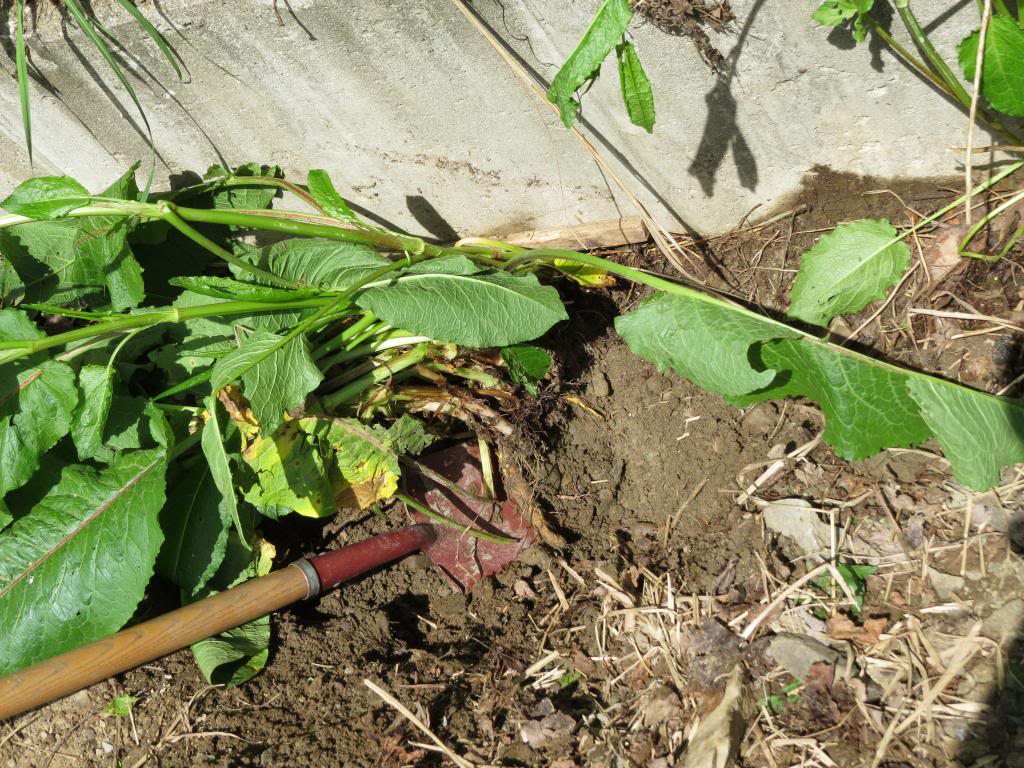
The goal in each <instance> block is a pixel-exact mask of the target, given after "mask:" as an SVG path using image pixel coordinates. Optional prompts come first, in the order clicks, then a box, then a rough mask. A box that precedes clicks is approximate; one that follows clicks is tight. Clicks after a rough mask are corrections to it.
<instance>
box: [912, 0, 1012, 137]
mask: <svg viewBox="0 0 1024 768" xmlns="http://www.w3.org/2000/svg"><path fill="white" fill-rule="evenodd" d="M895 5H896V10H897V12H898V13H899V15H900V18H901V19H902V20H903V25H904V26H905V27H906V28H907V32H909V33H910V36H911V37H912V38H913V39H914V42H915V43H916V44H917V46H918V47H919V48H920V49H921V51H922V52H923V53H924V55H925V58H926V59H928V62H929V63H930V64H931V65H932V68H933V69H934V70H935V72H936V73H937V74H938V76H939V77H940V78H941V79H942V81H943V82H944V83H945V84H946V86H947V90H948V92H949V94H950V95H951V96H952V97H953V98H954V99H956V100H957V101H958V102H960V105H961V106H962V107H963V108H964V109H965V110H968V111H970V109H971V95H970V94H969V93H967V89H966V88H964V86H963V84H962V83H961V82H960V78H958V77H957V76H956V73H954V72H953V70H952V69H951V68H950V66H949V65H948V64H947V63H946V60H945V59H944V58H942V54H940V53H939V52H938V51H937V50H936V48H935V46H934V45H932V41H931V40H930V39H929V38H928V34H927V33H926V32H925V31H924V29H923V28H922V27H921V23H920V22H919V21H918V20H917V16H915V15H914V11H913V10H912V9H911V8H910V0H899V2H896V3H895ZM981 120H982V122H984V123H985V124H986V125H987V126H988V127H989V128H991V129H992V130H994V131H997V132H999V133H1001V134H1002V135H1003V136H1005V137H1007V138H1009V139H1012V140H1013V141H1014V142H1020V141H1021V139H1020V137H1019V136H1018V135H1017V134H1016V133H1014V132H1013V131H1012V130H1010V129H1009V128H1008V127H1007V126H1006V125H1005V124H1004V123H1003V122H1002V121H1001V120H1000V119H999V118H998V117H995V116H994V115H988V114H985V113H982V114H981Z"/></svg>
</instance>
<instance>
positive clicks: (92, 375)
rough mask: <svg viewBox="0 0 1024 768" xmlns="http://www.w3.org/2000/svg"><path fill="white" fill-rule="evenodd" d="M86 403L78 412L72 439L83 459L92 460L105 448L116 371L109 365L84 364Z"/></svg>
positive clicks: (80, 379) (81, 377)
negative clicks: (104, 437) (105, 433)
mask: <svg viewBox="0 0 1024 768" xmlns="http://www.w3.org/2000/svg"><path fill="white" fill-rule="evenodd" d="M78 385H79V387H81V389H82V400H81V402H79V404H78V408H77V410H76V411H75V421H74V423H73V424H72V425H71V436H72V437H73V438H74V440H75V448H76V449H77V450H78V458H79V459H80V460H84V459H91V458H93V457H94V456H96V454H97V453H99V452H100V449H101V448H102V447H103V434H104V431H105V429H106V426H107V414H108V413H109V412H110V402H111V399H112V398H113V396H114V389H113V387H114V370H113V369H112V368H110V367H109V366H106V365H83V366H82V369H81V370H80V371H79V372H78Z"/></svg>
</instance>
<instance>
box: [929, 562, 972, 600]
mask: <svg viewBox="0 0 1024 768" xmlns="http://www.w3.org/2000/svg"><path fill="white" fill-rule="evenodd" d="M928 581H930V582H931V584H932V589H934V590H935V594H937V595H938V596H939V598H940V599H942V600H946V599H947V598H949V596H950V595H952V594H953V593H954V592H959V591H960V590H961V589H963V588H964V585H965V584H966V583H967V582H965V581H964V579H963V578H961V577H960V576H954V575H952V574H950V573H943V572H942V571H937V570H935V569H934V568H932V567H931V566H928Z"/></svg>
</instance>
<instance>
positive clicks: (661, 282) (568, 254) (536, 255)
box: [505, 161, 1024, 339]
mask: <svg viewBox="0 0 1024 768" xmlns="http://www.w3.org/2000/svg"><path fill="white" fill-rule="evenodd" d="M1021 168H1024V161H1018V162H1016V163H1012V164H1011V165H1008V166H1006V167H1005V168H1003V169H1002V170H1001V171H1000V172H999V173H997V174H995V175H994V176H992V177H991V178H990V179H988V180H986V181H984V182H982V183H981V184H979V185H978V186H976V187H975V188H974V189H973V190H971V194H972V195H978V194H980V193H982V192H984V191H985V190H987V189H989V188H990V187H993V186H995V185H996V184H998V183H999V182H1000V181H1002V180H1003V179H1005V178H1006V177H1007V176H1009V175H1011V174H1013V173H1016V172H1017V171H1019V170H1020V169H1021ZM1022 194H1024V193H1022ZM966 197H967V196H966V195H961V196H960V197H958V198H957V199H956V200H954V201H953V202H952V203H950V204H949V205H947V206H945V207H944V208H941V209H940V210H938V211H936V212H935V213H933V214H931V215H930V216H927V217H925V218H924V219H922V220H921V221H919V222H918V223H916V224H915V225H914V226H912V227H910V228H908V229H906V230H904V231H903V232H900V233H898V234H897V235H896V237H894V238H893V239H892V240H891V241H890V242H891V244H895V243H898V242H900V241H901V240H903V239H905V238H907V237H909V236H910V235H911V234H913V233H914V232H917V231H918V230H920V229H921V228H922V227H925V226H927V225H928V224H931V223H932V222H933V221H935V220H937V219H939V218H941V217H942V216H945V215H946V214H947V213H949V212H950V211H952V210H954V209H956V208H958V207H959V206H961V205H963V203H964V200H965V199H966ZM556 259H566V260H569V261H575V262H577V263H579V264H586V265H588V266H592V267H598V268H599V269H603V270H605V271H607V272H610V273H612V274H614V275H618V276H620V277H624V278H626V279H627V280H631V281H633V282H635V283H640V284H641V285H647V286H650V287H651V288H654V289H656V290H659V291H664V292H665V293H670V294H674V295H676V296H685V297H687V298H690V299H694V300H696V301H700V302H702V303H706V304H715V305H718V306H720V305H721V304H722V302H723V301H724V300H723V299H721V298H719V297H717V296H714V295H712V294H710V293H705V292H704V291H702V290H697V289H696V288H691V287H689V286H687V285H682V284H680V283H674V282H671V281H669V280H666V279H665V278H662V277H657V276H656V275H651V274H648V273H646V272H643V271H641V270H639V269H634V268H633V267H627V266H626V265H624V264H618V263H616V262H613V261H608V260H607V259H602V258H599V257H597V256H591V255H590V254H584V253H577V252H576V251H568V250H562V249H560V248H538V249H537V250H534V251H527V252H526V253H524V254H521V255H519V256H516V257H515V258H512V259H509V260H508V261H507V262H506V264H505V269H506V270H507V271H512V270H514V269H516V267H519V266H521V265H523V264H525V263H528V262H531V261H541V262H551V261H555V260H556ZM732 307H733V309H734V310H735V311H737V312H739V313H741V314H744V315H746V316H748V317H750V318H753V319H757V320H758V321H759V322H762V323H774V324H777V325H779V326H780V327H782V328H785V329H787V331H790V332H791V331H792V330H793V328H792V327H791V326H788V325H786V324H784V323H780V322H779V321H777V320H775V319H773V318H770V317H766V316H765V315H762V314H759V313H757V312H754V311H752V310H749V309H747V308H746V307H743V306H740V305H732ZM807 337H808V338H809V339H816V338H817V337H815V336H813V335H810V334H808V335H807Z"/></svg>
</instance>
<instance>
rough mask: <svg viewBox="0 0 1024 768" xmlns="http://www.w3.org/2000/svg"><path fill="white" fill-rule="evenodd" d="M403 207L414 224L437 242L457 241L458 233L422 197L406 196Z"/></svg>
mask: <svg viewBox="0 0 1024 768" xmlns="http://www.w3.org/2000/svg"><path fill="white" fill-rule="evenodd" d="M405 205H406V207H407V208H408V209H409V213H411V214H412V217H413V218H414V219H416V223H417V224H419V225H420V226H421V227H423V228H424V229H425V230H427V232H429V233H430V234H431V235H433V237H434V238H435V239H436V240H437V242H439V243H454V242H455V241H456V240H458V239H459V233H458V232H456V231H455V229H454V228H453V227H452V225H451V224H449V223H448V222H447V221H445V219H444V217H443V216H442V215H441V214H440V213H438V211H437V209H436V208H435V207H434V206H433V205H431V203H430V201H429V200H427V199H426V198H425V197H423V195H406V196H405Z"/></svg>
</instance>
